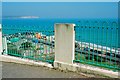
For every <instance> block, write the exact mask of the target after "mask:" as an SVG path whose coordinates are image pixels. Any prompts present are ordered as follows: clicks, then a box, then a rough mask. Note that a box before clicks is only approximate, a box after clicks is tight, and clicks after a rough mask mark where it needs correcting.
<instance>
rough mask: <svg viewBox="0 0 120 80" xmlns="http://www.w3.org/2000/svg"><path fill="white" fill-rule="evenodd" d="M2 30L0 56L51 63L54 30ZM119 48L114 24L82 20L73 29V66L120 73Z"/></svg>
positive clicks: (5, 27)
mask: <svg viewBox="0 0 120 80" xmlns="http://www.w3.org/2000/svg"><path fill="white" fill-rule="evenodd" d="M2 27H3V28H2V32H3V49H4V52H3V54H7V55H11V56H16V57H21V58H27V59H32V60H35V61H45V62H49V63H53V62H54V59H55V54H54V53H55V51H54V49H55V48H54V43H55V41H54V39H55V38H54V31H53V29H42V28H41V27H39V26H23V25H21V26H20V25H19V27H18V26H16V25H2ZM13 27H14V28H13ZM20 27H21V28H20ZM119 47H120V46H119V45H118V24H117V23H116V22H111V23H107V22H97V21H95V22H89V21H85V22H80V24H79V25H78V24H77V25H76V26H75V60H74V62H75V63H76V62H77V63H82V64H90V65H94V66H99V67H103V68H109V69H112V70H120V68H119V65H120V64H119V63H120V59H119V58H120V53H119V51H118V48H119ZM66 59H67V58H66Z"/></svg>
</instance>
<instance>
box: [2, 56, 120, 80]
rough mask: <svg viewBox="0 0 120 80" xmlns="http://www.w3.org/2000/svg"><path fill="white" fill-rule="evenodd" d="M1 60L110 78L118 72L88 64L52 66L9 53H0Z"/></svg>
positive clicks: (56, 64)
mask: <svg viewBox="0 0 120 80" xmlns="http://www.w3.org/2000/svg"><path fill="white" fill-rule="evenodd" d="M0 58H2V59H1V61H2V62H13V63H19V64H25V65H33V66H43V67H48V68H52V69H59V70H63V71H72V72H76V73H85V74H95V75H100V76H107V77H112V78H118V72H113V71H109V70H105V69H101V68H98V67H94V66H88V65H84V64H79V65H77V64H67V63H63V62H57V61H55V62H54V66H55V67H54V66H52V65H51V64H49V63H45V62H35V61H33V60H28V59H21V58H17V57H13V56H9V55H1V56H0Z"/></svg>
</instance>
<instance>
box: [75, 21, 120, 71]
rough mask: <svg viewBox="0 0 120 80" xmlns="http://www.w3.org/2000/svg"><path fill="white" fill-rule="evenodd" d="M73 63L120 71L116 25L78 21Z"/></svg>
mask: <svg viewBox="0 0 120 80" xmlns="http://www.w3.org/2000/svg"><path fill="white" fill-rule="evenodd" d="M75 39H76V42H75V60H74V62H77V63H83V64H90V65H94V66H99V67H103V68H107V69H112V70H120V66H119V65H120V52H119V48H120V45H118V43H119V36H118V23H117V22H109V23H108V22H105V21H103V22H99V21H94V22H90V21H79V24H77V25H76V26H75Z"/></svg>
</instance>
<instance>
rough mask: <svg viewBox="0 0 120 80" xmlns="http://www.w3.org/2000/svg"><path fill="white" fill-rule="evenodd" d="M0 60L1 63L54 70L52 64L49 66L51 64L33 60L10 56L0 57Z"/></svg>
mask: <svg viewBox="0 0 120 80" xmlns="http://www.w3.org/2000/svg"><path fill="white" fill-rule="evenodd" d="M0 58H1V62H13V63H20V64H27V65H34V66H43V67H48V68H53V66H52V64H49V63H45V62H35V61H33V60H29V59H22V58H18V57H13V56H9V55H0Z"/></svg>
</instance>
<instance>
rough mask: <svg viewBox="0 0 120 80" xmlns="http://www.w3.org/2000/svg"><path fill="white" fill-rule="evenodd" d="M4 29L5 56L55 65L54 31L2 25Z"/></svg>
mask: <svg viewBox="0 0 120 80" xmlns="http://www.w3.org/2000/svg"><path fill="white" fill-rule="evenodd" d="M2 27H3V28H2V32H3V40H2V41H3V50H4V52H3V54H7V55H10V56H16V57H20V58H27V59H31V60H35V61H45V62H49V63H53V61H54V45H53V44H54V36H53V35H54V31H53V30H49V29H48V30H45V29H44V30H41V29H40V28H39V27H38V26H36V27H34V26H22V25H21V26H20V25H19V26H16V25H2Z"/></svg>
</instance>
